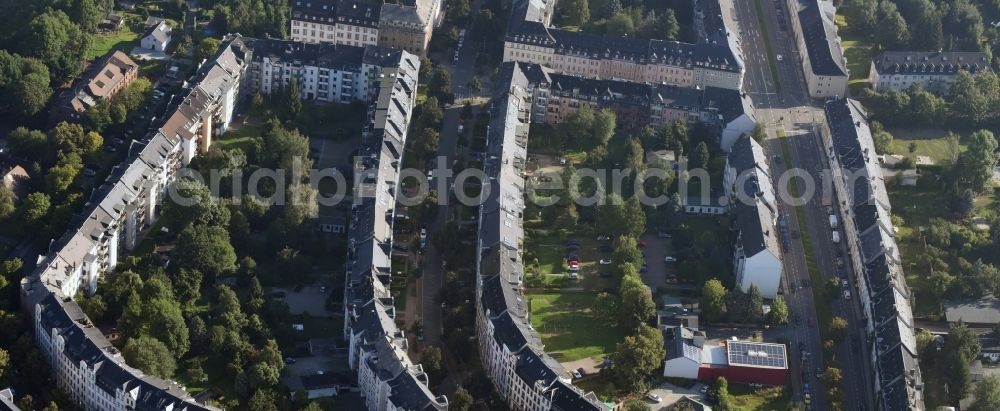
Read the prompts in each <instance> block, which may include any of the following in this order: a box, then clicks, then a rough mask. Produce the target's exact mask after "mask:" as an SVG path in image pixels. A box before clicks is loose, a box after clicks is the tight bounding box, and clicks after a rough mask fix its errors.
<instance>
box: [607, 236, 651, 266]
mask: <svg viewBox="0 0 1000 411" xmlns="http://www.w3.org/2000/svg"><path fill="white" fill-rule="evenodd" d="M612 250H613V252H612V254H611V259H612V260H613V261H614V263H615V264H617V265H618V267H623V266H624V265H625V264H631V265H632V267H639V266H642V262H643V260H644V258H643V256H642V250H639V244H638V243H637V242H636V241H635V238H632V237H626V236H619V237H615V239H614V242H613V243H612ZM620 271H622V270H620Z"/></svg>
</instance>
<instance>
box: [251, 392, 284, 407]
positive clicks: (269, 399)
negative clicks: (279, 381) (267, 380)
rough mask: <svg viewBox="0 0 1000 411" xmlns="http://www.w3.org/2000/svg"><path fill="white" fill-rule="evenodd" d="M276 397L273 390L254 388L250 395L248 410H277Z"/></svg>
mask: <svg viewBox="0 0 1000 411" xmlns="http://www.w3.org/2000/svg"><path fill="white" fill-rule="evenodd" d="M277 404H278V398H277V395H276V394H275V393H274V391H273V390H255V392H254V393H253V396H251V397H250V404H249V406H250V411H278V405H277Z"/></svg>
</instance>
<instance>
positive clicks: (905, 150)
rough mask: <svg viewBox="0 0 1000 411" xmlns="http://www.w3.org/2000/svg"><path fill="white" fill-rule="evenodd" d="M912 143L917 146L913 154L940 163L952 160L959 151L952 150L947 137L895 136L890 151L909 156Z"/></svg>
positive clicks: (961, 147)
mask: <svg viewBox="0 0 1000 411" xmlns="http://www.w3.org/2000/svg"><path fill="white" fill-rule="evenodd" d="M911 143H912V144H916V148H917V150H916V151H915V152H914V153H913V154H916V155H918V156H927V157H930V158H932V159H933V160H934V162H935V163H938V164H939V163H941V162H948V161H951V159H952V158H953V157H952V156H953V155H957V153H952V152H951V148H949V145H948V140H947V139H946V138H932V139H917V140H909V139H901V138H894V139H893V140H892V143H889V153H891V154H899V155H903V156H909V155H910V144H911ZM964 149H965V147H964V146H962V145H959V150H964Z"/></svg>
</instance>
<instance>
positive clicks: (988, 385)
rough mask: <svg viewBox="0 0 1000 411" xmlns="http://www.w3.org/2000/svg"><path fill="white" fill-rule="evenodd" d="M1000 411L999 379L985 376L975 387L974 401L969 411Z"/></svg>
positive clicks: (993, 376)
mask: <svg viewBox="0 0 1000 411" xmlns="http://www.w3.org/2000/svg"><path fill="white" fill-rule="evenodd" d="M993 410H1000V377H997V376H995V375H987V376H986V377H984V378H983V380H982V381H980V382H979V385H977V386H976V401H975V402H973V403H972V405H971V406H969V411H993Z"/></svg>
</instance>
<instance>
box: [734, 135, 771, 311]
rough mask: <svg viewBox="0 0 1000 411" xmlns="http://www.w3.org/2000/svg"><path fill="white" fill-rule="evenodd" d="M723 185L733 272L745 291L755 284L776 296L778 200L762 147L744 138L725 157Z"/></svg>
mask: <svg viewBox="0 0 1000 411" xmlns="http://www.w3.org/2000/svg"><path fill="white" fill-rule="evenodd" d="M723 184H724V187H725V189H726V193H727V195H728V196H729V197H728V198H729V205H730V210H731V212H732V214H733V227H734V229H735V230H736V234H737V236H736V242H735V244H734V248H735V250H734V252H733V273H735V274H736V284H737V285H739V287H740V289H741V290H743V291H748V290H749V289H750V285H756V286H757V288H758V289H759V290H760V293H761V295H762V296H763V297H765V298H774V296H775V295H777V293H778V286H779V284H780V283H781V270H782V262H781V249H780V246H779V245H778V233H777V228H776V226H775V223H776V222H777V202H776V199H775V195H774V187H773V186H772V184H771V174H770V169H769V168H768V165H767V156H766V154H765V153H764V149H763V147H761V145H760V144H758V143H757V142H756V141H754V140H753V139H752V138H749V137H744V138H741V139H739V140H737V141H736V143H735V144H733V147H732V151H731V152H730V153H729V156H728V157H727V158H726V171H725V174H724V176H723Z"/></svg>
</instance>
